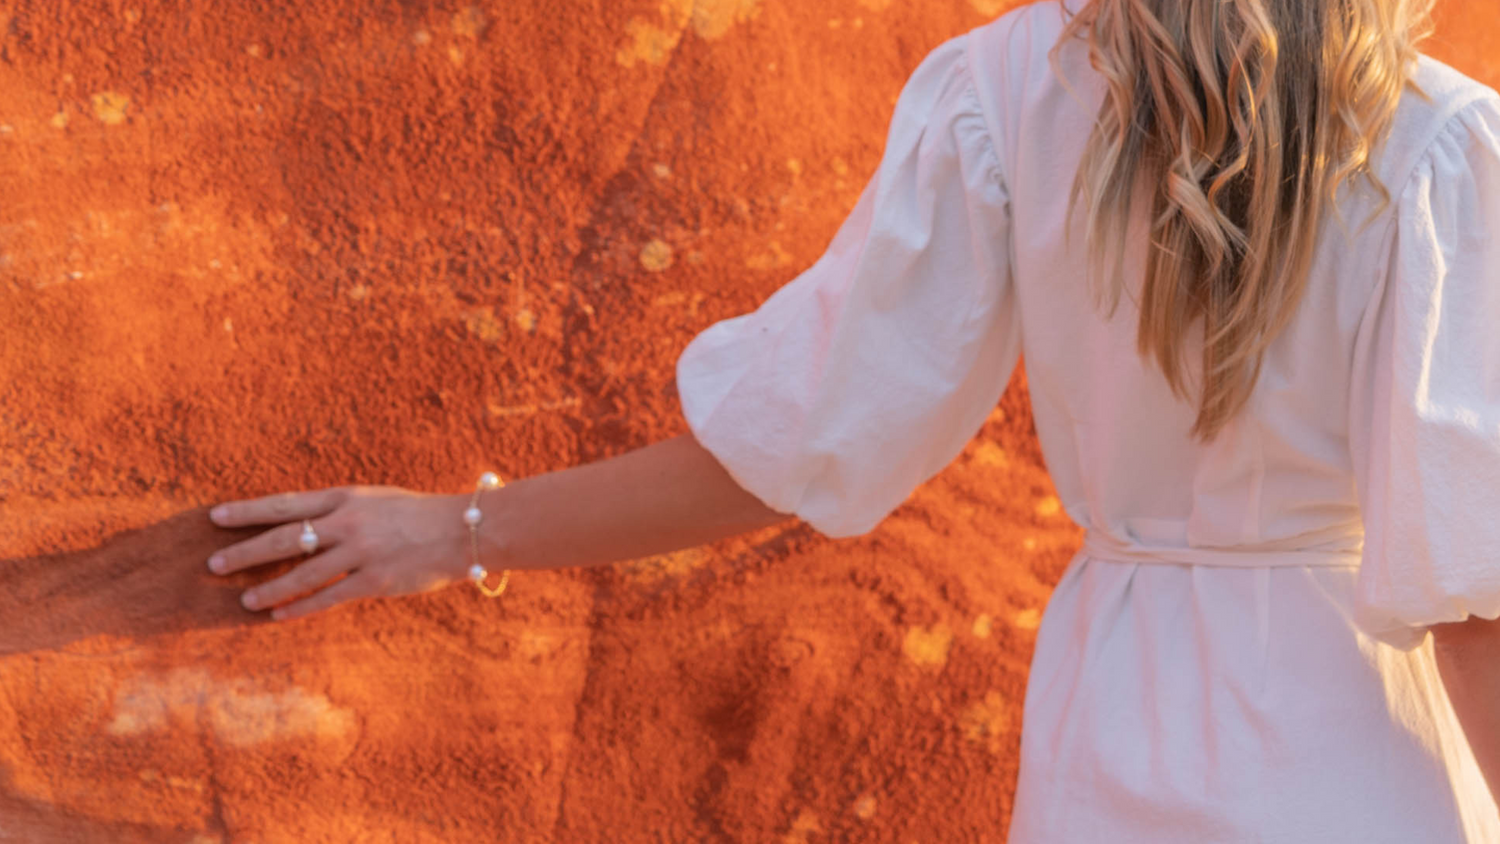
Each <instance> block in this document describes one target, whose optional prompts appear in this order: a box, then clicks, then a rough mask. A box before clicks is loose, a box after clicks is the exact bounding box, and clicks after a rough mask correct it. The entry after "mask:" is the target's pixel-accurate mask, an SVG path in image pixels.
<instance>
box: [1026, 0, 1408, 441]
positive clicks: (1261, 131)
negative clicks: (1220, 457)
mask: <svg viewBox="0 0 1500 844" xmlns="http://www.w3.org/2000/svg"><path fill="white" fill-rule="evenodd" d="M1433 4H1434V0H1091V2H1088V3H1087V4H1086V5H1085V6H1083V7H1082V8H1081V9H1080V10H1079V11H1078V13H1077V14H1076V15H1073V16H1072V17H1071V18H1069V20H1068V22H1067V25H1066V28H1065V29H1064V31H1063V34H1062V37H1061V38H1060V39H1059V41H1058V44H1057V46H1055V47H1053V48H1052V51H1051V54H1050V58H1051V62H1052V67H1053V68H1054V70H1055V71H1056V72H1057V73H1058V75H1059V77H1062V72H1061V67H1060V65H1059V62H1058V51H1059V50H1060V49H1062V47H1063V45H1064V44H1066V43H1067V42H1068V41H1069V40H1070V39H1072V38H1074V37H1079V36H1083V37H1085V38H1086V40H1087V43H1088V50H1089V60H1090V63H1091V64H1092V65H1093V67H1094V69H1095V70H1097V71H1099V72H1100V73H1101V74H1102V75H1103V77H1104V79H1105V81H1106V83H1107V85H1108V94H1107V96H1106V98H1105V101H1104V104H1103V106H1102V107H1101V109H1100V111H1099V114H1098V119H1097V122H1096V124H1095V127H1094V130H1093V133H1092V135H1091V136H1090V138H1089V141H1088V146H1087V148H1086V151H1085V153H1084V158H1083V163H1082V165H1081V167H1080V168H1079V170H1078V174H1077V177H1076V180H1075V181H1074V184H1073V190H1072V194H1071V196H1070V199H1069V214H1070V215H1071V214H1072V213H1074V211H1075V210H1076V209H1077V207H1078V203H1079V202H1080V201H1081V202H1082V206H1081V207H1082V210H1083V211H1084V212H1085V223H1086V231H1087V234H1088V240H1089V252H1090V259H1091V260H1090V266H1091V268H1092V270H1093V273H1094V278H1095V279H1099V278H1103V277H1104V273H1103V269H1104V267H1105V265H1106V263H1108V261H1109V259H1110V257H1111V256H1113V271H1112V272H1111V273H1110V275H1109V284H1108V289H1107V291H1100V290H1099V287H1098V282H1097V281H1096V282H1095V283H1094V285H1095V286H1094V293H1095V296H1096V299H1097V300H1098V301H1100V302H1101V304H1102V303H1103V302H1104V301H1105V300H1107V302H1108V308H1109V313H1110V314H1113V313H1114V309H1115V307H1116V306H1117V305H1118V303H1119V295H1120V291H1121V289H1122V288H1123V282H1122V273H1121V269H1122V266H1123V254H1124V248H1125V237H1126V229H1127V227H1128V224H1129V211H1130V210H1131V208H1132V207H1133V206H1134V203H1136V202H1141V201H1144V200H1145V198H1146V197H1150V202H1151V217H1150V220H1151V223H1150V245H1151V248H1150V250H1149V257H1148V259H1147V267H1146V276H1145V282H1144V286H1143V287H1142V292H1141V300H1140V302H1139V304H1140V324H1139V328H1138V333H1137V349H1138V351H1139V353H1140V354H1141V355H1142V356H1143V357H1148V358H1149V357H1150V356H1153V355H1154V356H1155V358H1156V361H1157V362H1158V364H1159V365H1160V367H1161V370H1162V373H1163V374H1164V375H1165V376H1166V379H1167V382H1168V384H1169V385H1170V386H1171V388H1172V392H1173V394H1174V395H1177V396H1179V397H1182V398H1184V399H1186V386H1185V383H1184V379H1185V376H1186V373H1185V371H1184V367H1183V364H1182V355H1183V354H1184V352H1185V345H1186V343H1185V336H1186V334H1187V332H1188V329H1189V327H1190V325H1191V324H1192V323H1193V322H1194V320H1196V319H1197V318H1200V317H1201V318H1202V319H1203V320H1204V343H1203V349H1202V355H1203V374H1204V378H1203V385H1202V392H1201V395H1200V398H1199V409H1198V416H1197V421H1196V422H1195V423H1194V425H1193V428H1192V431H1191V434H1192V435H1193V436H1195V437H1199V438H1201V439H1202V440H1204V441H1207V440H1210V439H1212V438H1213V437H1214V436H1216V435H1217V434H1218V433H1219V431H1220V430H1221V429H1223V427H1224V426H1225V425H1226V424H1227V423H1228V422H1229V421H1230V420H1231V419H1232V418H1233V417H1234V416H1235V415H1236V414H1237V413H1238V412H1239V411H1240V410H1241V409H1242V408H1243V407H1244V405H1245V403H1246V402H1247V401H1248V400H1249V398H1250V395H1251V393H1252V392H1253V390H1254V387H1255V382H1256V381H1257V379H1258V378H1259V376H1260V369H1261V362H1262V358H1263V356H1264V352H1265V349H1266V347H1267V346H1268V345H1270V343H1271V341H1272V340H1274V339H1275V337H1276V335H1277V334H1279V333H1280V332H1281V330H1282V329H1283V328H1285V326H1286V324H1287V323H1288V322H1289V321H1290V319H1291V317H1292V315H1293V313H1294V311H1295V309H1296V307H1297V304H1298V302H1299V301H1300V300H1301V298H1302V294H1303V291H1304V290H1305V288H1306V286H1307V276H1308V273H1309V267H1310V265H1311V262H1312V256H1313V251H1314V244H1315V239H1316V236H1317V233H1318V231H1319V228H1320V224H1321V222H1322V220H1323V217H1324V214H1325V212H1326V210H1327V209H1328V208H1329V207H1332V208H1333V209H1334V211H1335V214H1337V216H1338V220H1339V224H1340V226H1341V227H1344V228H1345V230H1347V227H1346V224H1345V222H1344V220H1343V216H1342V214H1339V213H1338V205H1337V195H1338V189H1339V186H1340V184H1341V183H1344V182H1346V181H1349V182H1352V181H1353V180H1354V179H1355V178H1356V177H1363V178H1364V179H1365V180H1367V182H1368V183H1369V184H1370V186H1371V187H1373V188H1374V189H1375V190H1376V191H1377V193H1378V194H1379V196H1380V198H1381V202H1380V206H1379V209H1380V210H1383V209H1384V208H1386V207H1387V206H1388V205H1389V204H1390V199H1391V196H1390V193H1389V191H1388V190H1387V189H1386V187H1385V185H1383V184H1381V182H1380V180H1379V178H1378V177H1376V175H1375V174H1374V173H1373V172H1372V170H1371V167H1370V165H1371V159H1372V156H1373V155H1374V154H1375V152H1376V151H1377V150H1378V149H1379V148H1380V145H1381V144H1382V143H1383V142H1384V139H1385V137H1386V135H1387V132H1388V129H1389V127H1390V124H1391V122H1392V119H1393V117H1394V115H1395V112H1396V106H1397V103H1398V101H1399V99H1400V97H1401V92H1402V90H1403V89H1404V88H1405V87H1406V86H1407V85H1408V84H1412V85H1413V87H1415V86H1414V83H1412V82H1411V80H1410V72H1411V69H1412V66H1413V64H1414V63H1415V61H1416V56H1417V46H1418V44H1420V43H1421V42H1422V41H1423V40H1425V39H1426V38H1427V37H1428V36H1429V35H1431V34H1432V29H1433V26H1432V8H1433ZM1063 81H1064V84H1067V80H1066V78H1063ZM1419 93H1420V91H1419ZM1422 96H1425V94H1423V95H1422ZM1378 213H1379V210H1377V211H1376V214H1378ZM1371 219H1374V215H1372V217H1371ZM1368 222H1369V221H1368V220H1367V221H1366V224H1368ZM1101 293H1105V294H1107V295H1101Z"/></svg>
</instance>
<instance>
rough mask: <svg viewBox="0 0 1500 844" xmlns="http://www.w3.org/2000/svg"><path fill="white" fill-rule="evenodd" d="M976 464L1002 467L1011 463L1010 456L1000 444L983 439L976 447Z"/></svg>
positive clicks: (996, 467)
mask: <svg viewBox="0 0 1500 844" xmlns="http://www.w3.org/2000/svg"><path fill="white" fill-rule="evenodd" d="M974 464H975V465H977V466H986V467H989V468H994V469H1000V468H1004V467H1006V466H1009V465H1010V456H1009V455H1007V454H1006V453H1005V449H1003V448H1001V447H1000V446H999V445H998V444H996V443H994V442H991V441H990V440H983V441H981V442H980V443H979V444H978V445H977V446H975V447H974Z"/></svg>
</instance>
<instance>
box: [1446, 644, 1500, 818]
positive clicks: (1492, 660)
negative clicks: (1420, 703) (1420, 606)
mask: <svg viewBox="0 0 1500 844" xmlns="http://www.w3.org/2000/svg"><path fill="white" fill-rule="evenodd" d="M1432 635H1433V650H1434V653H1435V654H1436V656H1437V665H1438V673H1439V674H1441V675H1442V678H1443V686H1444V687H1445V688H1447V690H1448V698H1449V700H1451V701H1452V703H1453V710H1454V712H1455V713H1456V714H1457V715H1458V721H1459V723H1460V724H1461V725H1462V726H1463V730H1464V736H1465V737H1466V738H1467V739H1468V741H1469V746H1470V747H1471V748H1473V750H1474V758H1475V760H1476V761H1478V763H1479V769H1480V770H1481V771H1482V772H1483V773H1484V778H1485V781H1486V782H1487V783H1488V784H1489V787H1490V794H1491V795H1493V796H1495V798H1496V802H1497V803H1500V622H1496V621H1488V620H1485V619H1482V618H1471V619H1469V620H1468V621H1463V622H1459V623H1457V624H1439V625H1435V626H1434V627H1433V628H1432Z"/></svg>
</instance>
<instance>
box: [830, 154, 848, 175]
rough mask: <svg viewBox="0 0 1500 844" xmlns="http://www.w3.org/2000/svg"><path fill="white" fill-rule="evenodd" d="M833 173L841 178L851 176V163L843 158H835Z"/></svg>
mask: <svg viewBox="0 0 1500 844" xmlns="http://www.w3.org/2000/svg"><path fill="white" fill-rule="evenodd" d="M833 172H834V173H837V174H838V175H840V176H847V175H849V162H847V161H845V160H844V159H842V158H835V159H834V160H833Z"/></svg>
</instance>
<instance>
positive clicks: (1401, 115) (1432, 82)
mask: <svg viewBox="0 0 1500 844" xmlns="http://www.w3.org/2000/svg"><path fill="white" fill-rule="evenodd" d="M1410 81H1411V84H1409V85H1408V86H1407V87H1406V90H1405V91H1403V92H1402V95H1401V101H1400V103H1399V104H1398V105H1397V107H1396V114H1395V117H1394V119H1393V120H1392V123H1391V130H1390V137H1389V138H1388V139H1387V141H1386V151H1385V161H1384V162H1383V164H1384V166H1383V167H1382V168H1381V169H1382V170H1383V171H1384V172H1383V173H1382V178H1385V179H1388V180H1394V181H1396V182H1402V181H1404V180H1405V176H1406V175H1408V174H1409V173H1410V172H1411V171H1412V170H1413V169H1414V168H1416V167H1417V166H1418V164H1419V163H1420V162H1421V160H1422V157H1423V156H1424V155H1427V154H1428V153H1429V152H1430V151H1431V150H1432V149H1433V148H1434V146H1435V145H1436V144H1437V143H1438V141H1439V140H1440V139H1441V138H1442V137H1443V135H1444V134H1445V133H1447V132H1450V131H1452V130H1453V129H1454V127H1456V126H1460V125H1462V124H1463V122H1464V115H1465V114H1467V113H1468V112H1470V111H1472V110H1474V109H1476V108H1479V109H1485V110H1487V111H1489V112H1491V113H1496V114H1500V93H1497V92H1496V91H1495V89H1494V88H1492V87H1490V86H1489V85H1486V84H1484V83H1483V82H1480V81H1479V80H1477V79H1475V78H1474V77H1472V76H1469V75H1468V74H1466V73H1464V72H1462V71H1460V70H1458V69H1457V68H1455V67H1453V66H1451V65H1448V64H1446V63H1444V62H1442V61H1440V60H1439V59H1436V58H1434V57H1432V56H1429V55H1427V54H1425V53H1423V54H1421V55H1419V56H1418V57H1417V63H1416V67H1415V68H1414V70H1413V72H1412V74H1411V80H1410Z"/></svg>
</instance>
